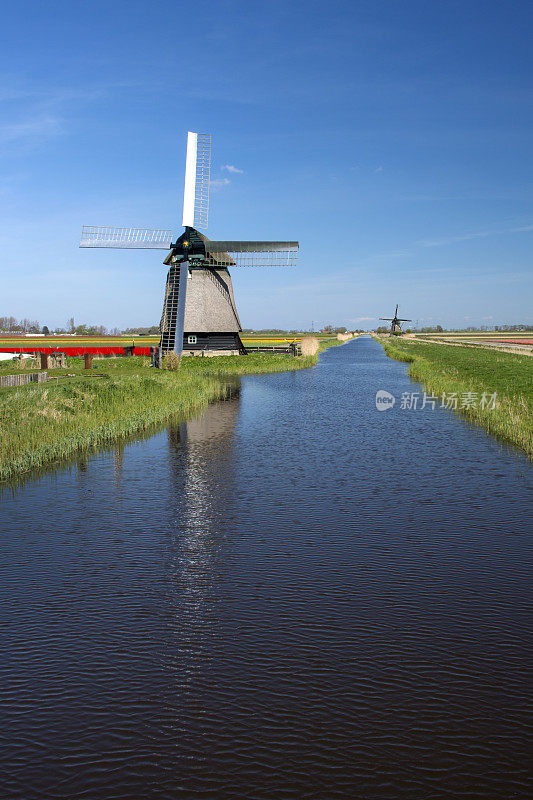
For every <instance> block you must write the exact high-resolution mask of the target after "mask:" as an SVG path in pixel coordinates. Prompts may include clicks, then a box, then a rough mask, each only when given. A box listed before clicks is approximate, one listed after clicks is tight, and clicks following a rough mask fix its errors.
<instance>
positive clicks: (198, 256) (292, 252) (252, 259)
mask: <svg viewBox="0 0 533 800" xmlns="http://www.w3.org/2000/svg"><path fill="white" fill-rule="evenodd" d="M210 169H211V134H208V133H192V132H191V131H189V132H188V134H187V155H186V162H185V188H184V193H183V220H182V224H183V227H184V228H185V231H184V232H183V233H182V234H181V236H179V237H178V238H177V239H176V241H175V242H174V243H173V242H172V231H170V230H153V229H148V228H105V227H91V226H84V227H83V229H82V236H81V242H80V247H111V248H127V249H135V250H137V249H152V250H169V251H170V252H169V254H168V255H167V257H166V258H165V260H164V264H165V265H166V266H167V267H168V268H169V269H168V274H167V281H166V287H165V297H164V302H163V313H162V316H161V324H160V331H161V342H160V345H161V349H162V351H163V352H164V353H165V352H170V351H174V352H175V353H177V354H178V355H181V354H182V352H189V353H191V355H195V354H198V355H199V354H203V353H204V352H207V353H208V354H209V355H214V354H215V353H220V354H229V353H245V352H246V351H245V349H244V346H243V344H242V341H241V338H240V336H239V334H240V332H241V330H242V328H241V323H240V320H239V315H238V313H237V308H236V306H235V299H234V297H233V287H232V283H231V277H230V274H229V267H232V268H233V267H237V266H245V267H260V266H261V267H263V266H268V267H274V266H294V264H295V263H296V257H297V254H298V242H241V241H215V242H214V241H211V240H210V239H208V238H207V237H206V236H205V235H204V234H203V233H200V231H199V230H198V228H202V229H203V230H205V229H206V228H207V219H208V210H209V175H210Z"/></svg>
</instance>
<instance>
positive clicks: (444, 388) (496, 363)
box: [379, 339, 533, 459]
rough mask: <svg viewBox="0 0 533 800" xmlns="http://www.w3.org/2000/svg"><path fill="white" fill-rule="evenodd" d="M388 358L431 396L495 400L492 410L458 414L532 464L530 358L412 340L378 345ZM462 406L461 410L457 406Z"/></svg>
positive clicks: (532, 374)
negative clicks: (405, 369)
mask: <svg viewBox="0 0 533 800" xmlns="http://www.w3.org/2000/svg"><path fill="white" fill-rule="evenodd" d="M379 341H380V342H381V344H382V345H383V347H384V348H385V352H386V353H387V355H388V356H390V357H391V358H394V359H396V360H397V361H405V362H408V363H409V370H408V374H409V376H410V377H411V378H413V379H414V380H417V381H420V383H422V384H423V385H424V386H425V387H426V388H427V389H428V390H429V392H430V393H431V394H432V395H437V396H441V395H442V393H443V392H446V394H450V393H451V392H457V394H458V396H459V397H460V396H461V395H462V394H463V393H466V392H475V393H477V394H478V395H479V396H481V395H482V394H483V393H484V392H485V393H487V394H489V395H491V394H493V393H494V392H496V394H497V399H496V405H495V408H494V409H492V410H491V409H489V408H482V407H481V405H480V404H479V403H477V404H476V405H475V406H474V407H473V408H458V409H457V411H458V412H459V413H461V414H463V415H464V416H465V417H467V418H468V419H469V420H470V421H471V422H473V423H475V424H477V425H480V426H482V427H483V428H484V429H485V430H486V431H488V432H489V433H491V434H493V435H494V436H497V437H499V438H501V439H503V440H505V441H508V442H511V443H512V444H514V445H517V446H518V447H520V448H521V449H522V450H524V451H525V452H526V453H527V455H528V456H529V458H531V459H533V360H532V359H531V357H529V356H520V355H515V354H514V353H504V352H502V351H492V350H481V349H477V348H470V347H458V346H456V345H455V346H446V345H444V344H438V345H437V344H435V345H432V344H429V343H418V342H416V341H413V340H409V341H406V340H403V339H402V340H398V339H395V340H394V341H392V342H389V340H386V339H380V340H379ZM459 405H460V404H459Z"/></svg>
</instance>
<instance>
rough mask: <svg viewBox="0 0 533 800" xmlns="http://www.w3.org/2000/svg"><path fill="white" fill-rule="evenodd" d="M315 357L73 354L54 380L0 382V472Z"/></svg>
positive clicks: (41, 462) (34, 463) (45, 460)
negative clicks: (87, 365) (170, 361)
mask: <svg viewBox="0 0 533 800" xmlns="http://www.w3.org/2000/svg"><path fill="white" fill-rule="evenodd" d="M316 361H317V359H316V357H310V358H292V357H290V356H270V355H262V354H257V355H250V356H246V357H245V358H242V357H239V356H234V357H232V356H223V357H218V358H188V359H182V362H181V367H180V369H179V370H177V371H174V370H170V371H169V370H156V369H153V368H150V367H148V366H146V361H145V360H144V359H143V360H141V359H139V358H121V359H102V360H100V361H98V362H97V364H96V365H95V366H94V368H93V370H91V371H90V372H86V371H85V370H84V369H83V362H82V360H81V359H74V358H73V359H70V358H69V359H68V363H67V368H66V369H57V370H50V371H49V374H50V375H52V376H53V377H55V378H56V379H57V380H52V381H50V382H48V383H45V384H31V385H29V386H24V387H18V388H14V389H0V480H2V481H6V480H10V479H12V478H14V477H16V476H19V475H23V474H25V473H28V472H30V471H32V470H35V469H39V468H41V467H44V466H47V465H49V464H52V463H53V462H56V461H57V462H61V461H63V460H64V459H66V458H68V457H70V456H72V454H73V453H75V452H83V451H89V450H93V449H94V448H95V447H97V446H100V445H105V444H109V443H111V442H113V441H116V440H119V439H120V438H122V437H126V436H131V435H132V434H134V433H142V432H143V431H146V430H148V429H150V428H153V427H154V425H157V424H160V423H162V422H164V421H165V420H166V419H169V418H171V417H178V418H186V417H187V416H190V415H191V414H194V413H197V412H198V411H199V410H201V409H202V408H204V407H205V406H206V405H207V404H208V403H209V402H211V401H213V400H216V399H221V398H223V397H224V396H225V395H226V394H227V393H228V391H229V386H230V384H231V379H232V378H234V377H235V376H238V375H245V374H258V373H266V372H281V371H285V370H293V369H303V368H305V367H310V366H313V365H314V364H316ZM9 369H10V371H11V372H12V371H13V364H12V363H11V365H10V366H9ZM4 371H6V372H7V368H6V369H5V370H4V369H2V372H4ZM69 374H70V375H69Z"/></svg>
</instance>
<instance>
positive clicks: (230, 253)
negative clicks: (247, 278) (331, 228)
mask: <svg viewBox="0 0 533 800" xmlns="http://www.w3.org/2000/svg"><path fill="white" fill-rule="evenodd" d="M205 249H206V254H207V258H208V262H210V263H212V264H221V263H225V264H227V265H228V266H238V267H293V266H294V265H295V264H296V259H297V257H298V242H236V241H225V242H213V241H209V240H208V239H207V240H206V242H205Z"/></svg>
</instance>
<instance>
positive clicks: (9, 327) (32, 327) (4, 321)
mask: <svg viewBox="0 0 533 800" xmlns="http://www.w3.org/2000/svg"><path fill="white" fill-rule="evenodd" d="M0 331H4V332H5V333H17V331H20V333H42V330H41V326H40V325H39V323H38V322H37V320H36V319H21V320H18V319H16V318H15V317H0Z"/></svg>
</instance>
